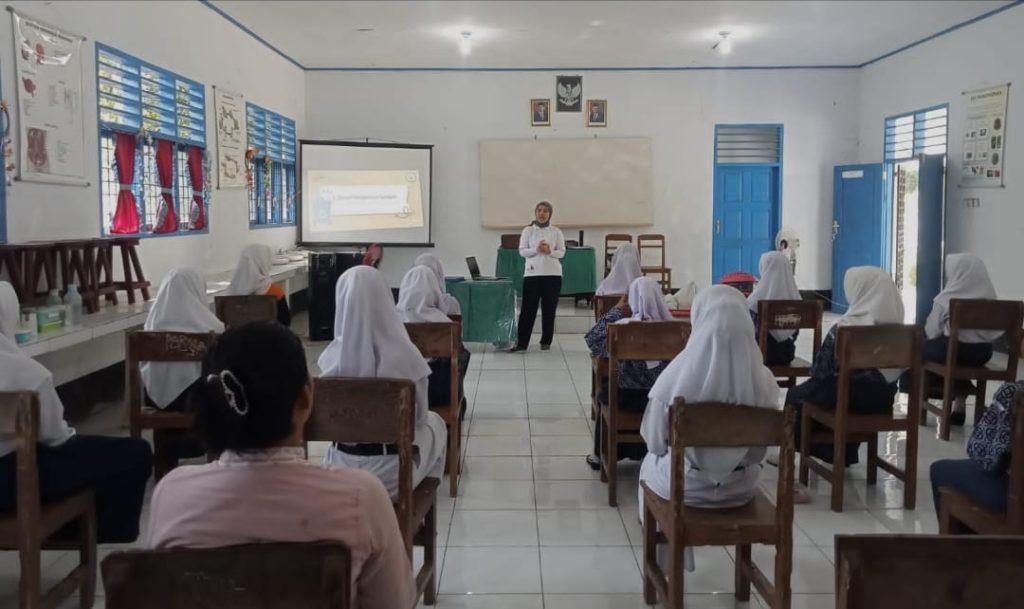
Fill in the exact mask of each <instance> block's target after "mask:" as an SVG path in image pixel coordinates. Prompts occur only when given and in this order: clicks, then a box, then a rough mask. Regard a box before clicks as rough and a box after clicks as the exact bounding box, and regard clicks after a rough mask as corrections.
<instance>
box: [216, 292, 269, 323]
mask: <svg viewBox="0 0 1024 609" xmlns="http://www.w3.org/2000/svg"><path fill="white" fill-rule="evenodd" d="M213 309H214V311H215V313H216V315H217V319H219V320H221V321H222V322H224V326H225V327H226V328H237V327H238V326H244V325H245V324H247V323H251V322H254V321H274V320H276V319H277V299H276V298H274V297H273V296H269V295H266V294H251V295H249V296H215V297H214V299H213Z"/></svg>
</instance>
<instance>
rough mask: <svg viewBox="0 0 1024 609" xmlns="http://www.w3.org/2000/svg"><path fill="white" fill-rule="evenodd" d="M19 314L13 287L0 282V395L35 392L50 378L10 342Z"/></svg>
mask: <svg viewBox="0 0 1024 609" xmlns="http://www.w3.org/2000/svg"><path fill="white" fill-rule="evenodd" d="M19 311H20V308H19V306H18V295H17V294H16V293H15V292H14V287H13V286H11V284H9V283H7V282H6V281H0V391H38V390H39V387H40V385H42V384H43V383H44V382H45V381H46V380H48V379H50V378H51V376H50V371H49V370H47V369H46V368H44V367H43V365H42V364H40V363H39V362H37V361H35V360H34V359H32V358H31V357H29V356H27V355H25V353H24V352H22V350H21V348H20V347H18V344H17V343H16V342H15V340H14V332H15V329H16V328H17V327H18V312H19ZM40 397H42V396H40ZM0 454H3V453H0Z"/></svg>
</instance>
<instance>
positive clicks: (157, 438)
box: [124, 330, 216, 481]
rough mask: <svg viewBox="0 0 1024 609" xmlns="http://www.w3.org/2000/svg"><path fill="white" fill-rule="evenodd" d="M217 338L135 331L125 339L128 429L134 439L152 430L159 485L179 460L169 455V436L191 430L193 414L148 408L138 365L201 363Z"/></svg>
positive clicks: (154, 463)
mask: <svg viewBox="0 0 1024 609" xmlns="http://www.w3.org/2000/svg"><path fill="white" fill-rule="evenodd" d="M215 339H216V334H214V333H213V332H209V333H192V332H147V331H144V330H136V331H134V332H129V333H128V334H127V335H126V336H125V349H124V353H125V371H124V372H125V388H126V390H125V401H126V402H127V404H128V427H129V430H130V432H131V436H132V437H133V438H139V437H142V430H144V429H152V430H153V478H154V480H155V481H159V480H160V478H162V477H163V476H164V475H165V474H167V472H169V471H171V470H172V469H174V467H175V466H176V465H177V459H176V458H175V456H174V455H173V454H169V452H170V448H171V447H170V446H168V443H169V437H168V434H170V435H172V436H173V435H175V433H177V434H181V433H182V432H187V431H189V430H191V429H192V426H193V423H194V420H195V415H193V414H192V413H191V412H164V411H162V410H160V409H159V408H152V407H150V406H146V405H145V387H144V386H143V384H142V372H141V370H140V369H139V365H140V364H142V363H143V362H201V361H203V358H204V357H206V352H207V351H208V350H209V349H210V347H211V346H212V345H213V341H214V340H215Z"/></svg>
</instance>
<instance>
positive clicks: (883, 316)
mask: <svg viewBox="0 0 1024 609" xmlns="http://www.w3.org/2000/svg"><path fill="white" fill-rule="evenodd" d="M843 287H844V289H845V290H846V300H847V302H849V303H850V306H849V308H848V309H847V310H846V314H845V315H843V316H842V317H840V318H839V321H837V322H836V325H837V326H840V327H842V326H876V325H880V324H901V323H903V301H902V300H901V299H900V294H899V291H898V290H897V289H896V284H895V283H893V281H892V277H890V276H889V274H888V273H886V272H885V271H883V270H882V269H880V268H878V267H875V266H855V267H852V268H850V269H848V270H847V271H846V277H844V278H843ZM878 371H879V372H881V373H882V376H883V377H885V380H886V381H887V382H889V383H891V382H893V381H895V380H896V379H897V378H899V376H900V374H901V373H902V371H901V370H897V369H895V368H886V369H879V370H878Z"/></svg>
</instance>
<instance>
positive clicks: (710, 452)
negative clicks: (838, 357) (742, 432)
mask: <svg viewBox="0 0 1024 609" xmlns="http://www.w3.org/2000/svg"><path fill="white" fill-rule="evenodd" d="M649 395H650V398H651V399H652V400H657V402H659V403H660V405H664V406H663V408H668V407H670V406H671V404H672V401H673V400H674V399H675V398H676V397H682V398H684V399H685V400H686V401H687V402H688V403H698V402H723V403H727V404H746V405H750V406H759V407H761V408H777V407H778V397H779V386H778V383H777V382H776V380H775V375H774V374H773V373H772V371H771V370H769V369H768V368H767V367H765V365H764V362H763V361H762V358H761V351H760V349H758V347H757V341H756V340H755V338H754V325H753V324H751V323H750V314H749V313H748V312H747V307H746V303H745V302H744V299H743V294H742V293H740V292H739V291H738V290H736V288H733V287H731V286H726V285H715V286H711V287H709V288H708V289H706V290H702V291H701V292H700V293H699V294H698V295H697V298H696V299H695V300H694V302H693V332H692V333H691V334H690V338H689V340H688V341H687V343H686V348H685V349H683V351H682V352H681V353H680V354H679V355H677V356H676V357H675V359H673V360H672V363H670V364H669V365H668V367H667V368H666V369H665V371H664V372H662V373H661V376H659V377H658V380H657V381H656V382H655V383H654V386H653V387H652V388H651V392H650V394H649ZM653 406H654V403H653V402H652V404H651V405H649V406H648V411H651V409H652V407H653ZM661 416H662V417H663V418H664V419H665V420H664V424H665V425H668V420H669V417H668V412H667V410H666V411H665V412H663V413H661ZM748 451H749V449H748V448H744V447H735V448H716V447H712V448H688V449H686V457H687V460H688V461H689V462H690V464H691V465H692V466H693V467H696V468H698V469H700V470H701V471H703V472H705V473H706V474H707V475H708V476H709V477H710V478H711V479H712V480H713V481H715V482H716V483H718V482H721V481H722V480H724V479H725V478H726V477H728V476H729V475H730V474H732V472H733V470H735V469H736V467H737V466H738V465H739V464H740V463H741V462H742V461H743V459H744V457H746V455H747V452H748Z"/></svg>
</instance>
